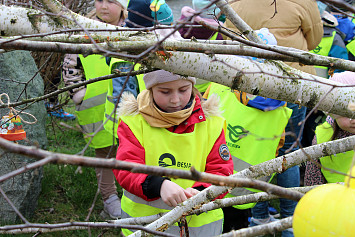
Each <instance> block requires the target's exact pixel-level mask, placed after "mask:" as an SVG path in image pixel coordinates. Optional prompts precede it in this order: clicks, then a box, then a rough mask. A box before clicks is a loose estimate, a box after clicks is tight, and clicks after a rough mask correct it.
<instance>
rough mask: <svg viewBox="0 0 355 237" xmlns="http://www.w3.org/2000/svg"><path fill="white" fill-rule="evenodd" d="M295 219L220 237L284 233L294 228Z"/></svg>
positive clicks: (245, 229) (232, 232)
mask: <svg viewBox="0 0 355 237" xmlns="http://www.w3.org/2000/svg"><path fill="white" fill-rule="evenodd" d="M292 220H293V217H292V216H290V217H287V218H284V219H281V220H278V221H274V222H271V223H268V224H264V225H258V226H254V227H249V228H244V229H240V230H234V231H231V232H229V233H226V234H222V235H220V237H237V236H238V237H242V236H243V237H244V236H248V237H249V236H260V235H266V234H274V233H275V232H278V231H283V230H286V229H288V228H292Z"/></svg>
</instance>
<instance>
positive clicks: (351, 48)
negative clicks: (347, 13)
mask: <svg viewBox="0 0 355 237" xmlns="http://www.w3.org/2000/svg"><path fill="white" fill-rule="evenodd" d="M351 22H352V23H354V24H355V20H354V18H353V19H352V20H351ZM346 49H347V50H348V52H350V53H351V54H352V55H354V56H355V39H354V38H353V39H351V41H350V42H349V43H347V44H346Z"/></svg>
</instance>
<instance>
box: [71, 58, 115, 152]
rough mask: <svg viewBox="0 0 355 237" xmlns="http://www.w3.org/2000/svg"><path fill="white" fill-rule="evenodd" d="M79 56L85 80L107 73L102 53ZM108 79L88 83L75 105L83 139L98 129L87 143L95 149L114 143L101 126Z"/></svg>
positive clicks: (89, 137) (86, 139) (86, 138)
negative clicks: (83, 134)
mask: <svg viewBox="0 0 355 237" xmlns="http://www.w3.org/2000/svg"><path fill="white" fill-rule="evenodd" d="M79 57H80V61H81V64H82V65H83V68H84V72H85V77H86V80H89V79H92V78H96V77H100V76H105V75H108V68H109V67H108V65H107V64H106V61H105V58H104V57H103V56H102V55H96V54H94V55H90V56H87V57H84V56H83V55H79ZM109 81H110V80H104V81H98V82H95V83H91V84H88V85H87V86H86V92H85V96H84V99H83V101H82V102H81V103H80V104H79V105H77V106H76V115H77V118H78V122H79V124H80V127H81V128H82V129H83V131H84V132H85V136H84V138H85V141H86V142H88V141H89V140H90V139H91V136H90V135H92V134H94V132H95V131H97V130H98V129H99V132H98V133H97V134H96V135H95V136H94V137H93V139H92V141H91V143H90V145H89V146H90V147H93V148H95V149H96V148H103V147H108V146H112V145H113V143H114V141H113V139H112V136H111V135H110V134H109V133H108V132H107V131H106V130H105V129H104V127H103V126H102V121H103V115H104V113H105V100H106V94H107V86H108V83H109Z"/></svg>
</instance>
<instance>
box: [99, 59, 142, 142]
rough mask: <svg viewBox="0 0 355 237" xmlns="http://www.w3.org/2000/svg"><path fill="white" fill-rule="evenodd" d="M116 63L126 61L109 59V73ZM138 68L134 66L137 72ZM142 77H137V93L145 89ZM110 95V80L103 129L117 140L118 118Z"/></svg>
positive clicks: (138, 65) (111, 87) (114, 100)
mask: <svg viewBox="0 0 355 237" xmlns="http://www.w3.org/2000/svg"><path fill="white" fill-rule="evenodd" d="M117 62H126V61H124V60H122V59H117V58H111V62H110V69H109V70H110V72H112V66H114V64H115V63H117ZM140 66H141V65H140V64H136V65H135V67H134V70H139V68H140ZM143 76H144V74H139V75H137V81H138V86H139V91H142V90H144V89H145V84H144V81H143ZM112 95H113V85H112V80H110V81H109V83H108V91H107V97H106V102H105V115H104V128H105V130H106V131H107V132H109V133H110V135H111V136H112V135H114V136H115V137H116V138H117V127H118V118H117V117H116V111H117V107H116V111H114V110H115V106H116V102H117V99H115V98H113V96H112Z"/></svg>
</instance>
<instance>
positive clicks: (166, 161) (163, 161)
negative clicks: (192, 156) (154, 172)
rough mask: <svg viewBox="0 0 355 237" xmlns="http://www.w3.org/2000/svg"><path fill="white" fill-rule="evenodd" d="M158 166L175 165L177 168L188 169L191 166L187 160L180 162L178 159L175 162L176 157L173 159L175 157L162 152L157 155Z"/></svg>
mask: <svg viewBox="0 0 355 237" xmlns="http://www.w3.org/2000/svg"><path fill="white" fill-rule="evenodd" d="M159 166H160V167H169V166H176V167H179V168H185V169H189V168H191V166H192V165H191V163H189V162H180V161H178V162H177V163H176V159H175V157H174V156H173V155H172V154H170V153H164V154H163V155H161V156H160V157H159Z"/></svg>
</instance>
